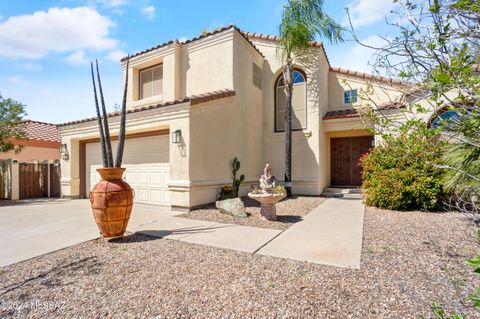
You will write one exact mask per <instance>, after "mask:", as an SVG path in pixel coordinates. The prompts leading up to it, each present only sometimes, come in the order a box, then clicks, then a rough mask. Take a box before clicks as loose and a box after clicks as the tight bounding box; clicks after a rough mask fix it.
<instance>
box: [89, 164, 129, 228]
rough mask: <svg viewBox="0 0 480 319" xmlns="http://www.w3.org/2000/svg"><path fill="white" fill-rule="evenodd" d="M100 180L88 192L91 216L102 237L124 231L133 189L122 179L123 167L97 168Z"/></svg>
mask: <svg viewBox="0 0 480 319" xmlns="http://www.w3.org/2000/svg"><path fill="white" fill-rule="evenodd" d="M97 172H98V173H99V174H100V176H101V178H102V179H101V181H100V182H98V184H97V185H95V186H94V187H93V189H92V191H91V192H90V202H91V204H92V211H93V217H95V222H96V223H97V226H98V229H99V230H100V233H101V234H102V236H103V237H119V236H122V235H123V234H124V233H125V230H126V229H127V224H128V220H129V219H130V214H131V212H132V206H133V190H132V188H131V187H130V185H128V183H126V182H124V181H123V180H122V176H123V173H124V172H125V168H117V167H114V168H99V169H97Z"/></svg>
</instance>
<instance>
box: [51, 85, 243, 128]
mask: <svg viewBox="0 0 480 319" xmlns="http://www.w3.org/2000/svg"><path fill="white" fill-rule="evenodd" d="M234 95H235V91H233V90H230V89H225V90H219V91H213V92H209V93H205V94H198V95H192V96H189V97H186V98H183V99H178V100H174V101H170V102H164V103H159V104H153V105H149V106H143V107H138V108H134V109H129V110H127V114H130V113H137V112H142V111H147V110H153V109H158V108H162V107H166V106H171V105H175V104H181V103H187V102H189V103H190V105H197V104H201V103H206V102H210V101H214V100H219V99H223V98H226V97H229V96H234ZM115 116H120V112H111V113H108V114H107V117H115ZM96 120H97V118H96V117H90V118H86V119H81V120H77V121H71V122H66V123H62V124H58V125H57V126H58V127H61V126H68V125H73V124H79V123H85V122H91V121H96Z"/></svg>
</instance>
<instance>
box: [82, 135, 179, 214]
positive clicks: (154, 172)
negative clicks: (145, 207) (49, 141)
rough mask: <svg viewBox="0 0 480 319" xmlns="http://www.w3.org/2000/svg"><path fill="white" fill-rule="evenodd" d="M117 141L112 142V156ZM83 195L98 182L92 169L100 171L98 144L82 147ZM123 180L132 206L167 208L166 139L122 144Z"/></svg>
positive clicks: (158, 137) (143, 138) (168, 201)
mask: <svg viewBox="0 0 480 319" xmlns="http://www.w3.org/2000/svg"><path fill="white" fill-rule="evenodd" d="M117 144H118V142H117V141H113V142H112V149H113V152H114V153H115V151H116V149H117ZM85 164H86V167H85V168H86V176H85V178H86V183H85V184H86V187H87V194H88V193H89V191H90V190H91V189H92V187H93V186H94V185H95V184H96V183H97V182H98V181H99V180H100V176H99V174H98V173H97V171H96V169H97V168H100V167H102V155H101V149H100V143H99V142H98V143H88V144H86V147H85ZM122 166H123V167H125V168H126V169H127V170H126V171H125V175H124V179H125V180H126V181H127V183H129V184H130V186H132V188H133V189H134V191H135V202H139V203H146V204H155V205H169V204H170V198H169V192H168V186H167V183H168V179H169V172H170V164H169V135H168V134H166V135H157V136H151V137H142V138H131V139H127V140H126V141H125V151H124V155H123V165H122Z"/></svg>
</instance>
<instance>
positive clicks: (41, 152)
mask: <svg viewBox="0 0 480 319" xmlns="http://www.w3.org/2000/svg"><path fill="white" fill-rule="evenodd" d="M9 158H11V159H15V160H17V161H19V162H35V161H38V162H40V161H44V160H50V161H54V160H59V159H60V145H59V146H58V147H57V148H47V147H35V146H25V147H24V148H23V149H22V151H21V152H20V153H18V154H15V152H7V153H0V159H9Z"/></svg>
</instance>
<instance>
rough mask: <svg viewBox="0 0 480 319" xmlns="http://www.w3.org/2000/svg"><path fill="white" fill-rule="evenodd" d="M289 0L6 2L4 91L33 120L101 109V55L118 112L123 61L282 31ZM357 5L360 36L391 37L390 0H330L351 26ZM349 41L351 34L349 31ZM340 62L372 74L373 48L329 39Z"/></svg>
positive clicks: (0, 16) (371, 39)
mask: <svg viewBox="0 0 480 319" xmlns="http://www.w3.org/2000/svg"><path fill="white" fill-rule="evenodd" d="M285 2H286V1H285V0H243V1H228V0H223V1H219V0H215V1H208V0H206V1H193V0H192V1H191V0H181V1H165V0H44V1H33V0H32V1H28V0H24V1H1V2H0V70H1V71H0V94H2V95H3V96H4V97H10V98H13V99H15V100H17V101H20V102H22V103H24V104H25V105H26V106H27V113H28V115H27V118H29V119H33V120H39V121H45V122H51V123H61V122H65V121H69V120H75V119H79V118H83V117H89V116H93V115H94V113H95V109H94V104H93V97H92V88H91V83H90V78H89V76H90V74H89V72H90V70H89V65H88V63H89V61H90V60H92V59H95V58H97V59H99V61H100V65H101V70H100V71H101V73H102V81H103V84H104V87H105V95H106V102H107V105H108V107H109V109H110V110H112V109H113V106H114V105H115V103H119V102H120V100H121V94H122V72H121V67H120V64H119V62H118V60H119V58H120V57H122V56H124V55H126V53H135V52H137V51H141V50H144V49H146V48H149V47H152V46H155V45H157V44H159V43H163V42H165V41H168V40H171V39H174V38H177V39H186V38H191V37H194V36H197V35H198V34H199V33H200V32H201V31H202V30H204V29H215V28H218V27H220V26H224V25H228V24H232V23H233V24H236V25H237V26H238V27H239V28H241V29H242V30H245V31H252V32H261V33H268V34H277V27H278V23H279V21H280V16H281V11H282V5H283V4H284V3H285ZM347 6H348V7H349V8H350V10H351V13H352V16H353V21H354V24H355V26H356V32H357V34H358V36H359V38H360V39H362V40H364V41H366V42H368V43H373V44H375V43H378V42H379V41H380V40H379V38H378V34H381V35H388V33H386V32H387V30H388V28H387V26H386V24H385V22H384V17H385V15H386V14H388V12H389V11H390V10H391V8H392V4H391V2H390V0H326V1H325V11H326V12H327V13H328V14H329V15H331V16H332V17H334V18H335V19H336V20H337V21H338V22H340V23H346V13H345V7H347ZM346 36H347V40H348V39H350V38H351V37H350V36H349V35H348V34H346ZM326 49H327V54H328V56H329V59H330V62H331V64H332V65H333V66H341V67H345V68H351V69H356V70H361V71H364V72H368V71H370V67H369V66H368V64H367V61H368V60H369V59H370V57H371V54H372V52H371V51H369V50H368V49H365V48H362V47H360V46H359V45H357V44H356V43H354V42H352V41H347V42H345V43H343V44H339V45H336V46H333V45H330V44H328V43H326Z"/></svg>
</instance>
